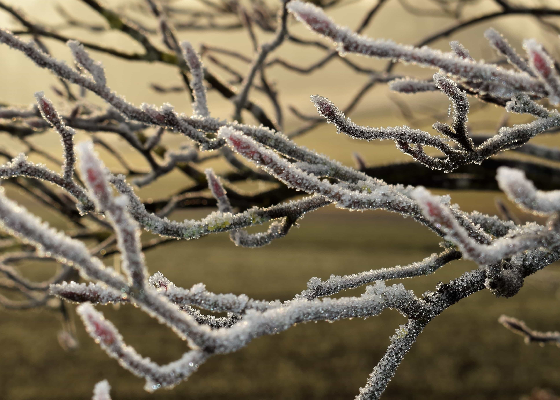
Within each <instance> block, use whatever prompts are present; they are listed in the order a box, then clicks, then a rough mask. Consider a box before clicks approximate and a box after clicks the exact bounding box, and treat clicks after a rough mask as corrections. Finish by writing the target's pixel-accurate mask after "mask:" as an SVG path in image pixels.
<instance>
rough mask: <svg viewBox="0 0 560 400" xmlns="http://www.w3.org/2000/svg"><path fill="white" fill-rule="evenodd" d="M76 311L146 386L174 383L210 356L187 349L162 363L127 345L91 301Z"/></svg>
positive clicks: (103, 345) (104, 346) (105, 347)
mask: <svg viewBox="0 0 560 400" xmlns="http://www.w3.org/2000/svg"><path fill="white" fill-rule="evenodd" d="M76 312H77V313H78V315H79V316H80V318H81V319H82V321H83V323H84V325H85V326H86V330H87V332H88V333H89V334H90V336H91V337H92V338H93V339H94V340H95V341H96V342H97V343H99V345H100V346H101V348H102V349H103V350H105V352H106V353H107V354H108V355H109V356H110V357H113V358H115V359H117V360H118V362H119V364H120V365H121V366H122V367H123V368H125V369H127V370H129V371H130V372H132V373H133V374H134V375H136V376H138V377H141V378H145V379H146V386H145V387H144V389H146V390H147V391H148V392H153V391H154V390H156V389H159V388H160V387H173V386H175V385H176V384H178V383H179V382H181V381H182V380H183V379H185V378H187V377H189V376H190V375H191V374H192V373H193V372H195V371H196V370H197V369H198V366H199V365H200V364H201V363H203V362H204V361H205V360H206V358H207V357H208V356H207V355H206V354H205V353H204V352H202V351H200V350H191V351H189V352H186V353H185V354H184V355H183V357H181V359H179V360H178V361H175V362H172V363H170V364H167V365H163V366H160V365H158V364H156V363H154V362H153V361H151V360H150V359H149V358H145V357H142V356H141V355H140V354H138V353H137V352H136V350H135V349H134V348H133V347H130V346H128V345H126V343H125V342H124V341H123V338H122V336H121V334H120V333H119V332H118V330H117V328H116V327H115V326H114V325H113V324H112V323H111V322H109V321H107V320H106V319H105V318H104V317H103V314H101V313H100V312H98V311H96V310H95V308H94V307H93V306H92V305H91V304H90V303H84V304H82V305H80V306H78V308H76Z"/></svg>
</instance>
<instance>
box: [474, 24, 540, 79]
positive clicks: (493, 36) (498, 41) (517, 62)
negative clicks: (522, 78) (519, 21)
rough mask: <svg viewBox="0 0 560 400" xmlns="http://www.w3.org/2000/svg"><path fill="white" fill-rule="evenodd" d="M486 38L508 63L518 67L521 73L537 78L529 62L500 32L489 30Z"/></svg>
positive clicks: (485, 35)
mask: <svg viewBox="0 0 560 400" xmlns="http://www.w3.org/2000/svg"><path fill="white" fill-rule="evenodd" d="M484 37H486V39H488V42H489V43H490V45H492V47H494V48H495V49H496V50H497V51H498V53H499V54H501V55H503V56H505V57H506V59H507V60H508V62H509V63H510V64H511V65H513V66H514V67H516V68H517V69H518V70H519V71H522V72H526V73H527V74H529V75H530V76H535V74H534V72H533V71H532V70H531V68H530V67H529V65H528V64H527V62H525V60H524V59H523V58H521V56H520V55H519V54H517V52H516V51H515V49H514V48H513V47H511V45H510V44H509V43H508V41H507V40H506V39H505V38H504V37H503V36H502V34H501V33H500V32H498V31H497V30H495V29H494V28H489V29H487V30H486V31H485V32H484Z"/></svg>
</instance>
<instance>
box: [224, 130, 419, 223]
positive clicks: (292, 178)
mask: <svg viewBox="0 0 560 400" xmlns="http://www.w3.org/2000/svg"><path fill="white" fill-rule="evenodd" d="M219 135H220V138H223V139H225V140H226V141H227V143H228V145H229V146H230V147H231V148H232V149H233V150H235V151H237V152H238V153H239V154H241V155H242V156H243V157H245V158H247V159H248V160H250V161H251V162H253V163H255V164H257V165H258V166H259V167H261V168H263V169H265V170H266V171H267V172H268V173H270V174H271V175H273V176H275V177H276V178H278V179H280V180H281V181H282V182H284V183H285V184H286V185H288V186H289V187H293V188H296V189H299V190H302V191H305V192H307V193H312V194H315V193H316V194H320V195H322V196H325V197H326V198H327V199H329V200H331V201H333V202H334V203H336V204H337V206H339V207H341V208H347V209H350V210H365V209H385V210H390V211H396V209H398V210H399V211H398V212H400V213H401V214H408V215H411V216H414V217H415V216H416V213H415V211H416V206H415V204H414V203H413V202H412V201H411V200H410V199H409V198H408V197H405V196H403V195H402V194H400V193H398V192H396V191H394V190H391V188H387V187H367V188H366V190H364V191H363V192H358V191H353V190H348V189H346V188H344V187H343V186H341V185H339V184H331V183H330V182H328V181H327V180H320V179H318V178H317V177H315V176H313V175H310V174H308V173H307V172H305V171H302V170H301V169H299V168H297V167H296V166H295V165H294V164H292V163H290V162H288V161H287V160H286V159H284V158H282V157H280V156H278V154H276V153H275V152H273V151H271V150H269V149H266V148H264V147H263V146H261V145H259V144H258V143H257V142H255V141H254V140H253V139H251V138H249V137H247V136H245V135H243V134H242V133H240V132H236V131H235V130H233V129H232V128H229V127H222V128H220V130H219Z"/></svg>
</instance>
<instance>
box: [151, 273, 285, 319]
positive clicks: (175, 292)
mask: <svg viewBox="0 0 560 400" xmlns="http://www.w3.org/2000/svg"><path fill="white" fill-rule="evenodd" d="M150 283H151V284H152V285H153V286H154V287H155V288H156V289H158V292H159V293H161V294H163V295H165V296H166V297H167V298H168V299H169V300H171V301H172V302H173V303H175V304H176V305H178V306H184V305H191V306H197V307H200V308H202V309H205V310H209V311H214V312H232V313H236V314H241V313H243V312H245V311H246V310H257V311H265V310H268V309H269V308H274V307H279V306H280V302H278V301H273V302H268V301H260V300H253V299H250V298H249V297H248V296H247V295H244V294H242V295H235V294H231V293H230V294H216V293H212V292H209V291H207V290H206V286H205V285H204V284H203V283H198V284H196V285H194V286H193V287H192V288H191V289H183V288H181V287H177V286H175V284H173V282H171V281H169V279H167V278H166V277H165V276H164V275H163V274H162V273H161V272H157V273H156V274H154V275H152V276H151V277H150Z"/></svg>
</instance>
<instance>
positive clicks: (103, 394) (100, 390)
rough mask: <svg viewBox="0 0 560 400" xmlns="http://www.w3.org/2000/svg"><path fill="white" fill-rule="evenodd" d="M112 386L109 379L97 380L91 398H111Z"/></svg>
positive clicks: (98, 399)
mask: <svg viewBox="0 0 560 400" xmlns="http://www.w3.org/2000/svg"><path fill="white" fill-rule="evenodd" d="M110 391H111V386H110V385H109V382H108V381H107V379H105V380H102V381H100V382H97V383H96V384H95V386H94V387H93V397H92V398H91V400H111V394H110Z"/></svg>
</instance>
